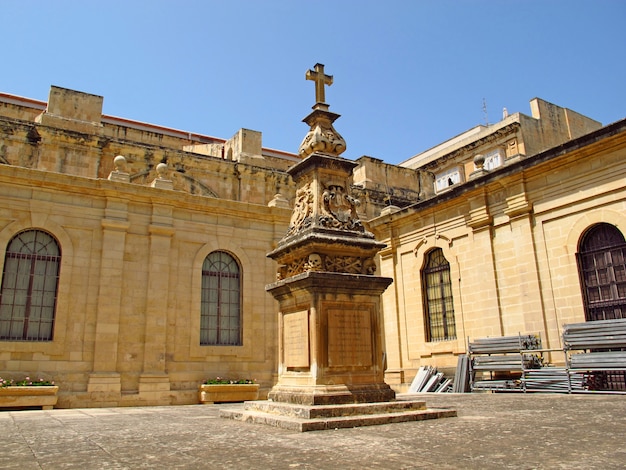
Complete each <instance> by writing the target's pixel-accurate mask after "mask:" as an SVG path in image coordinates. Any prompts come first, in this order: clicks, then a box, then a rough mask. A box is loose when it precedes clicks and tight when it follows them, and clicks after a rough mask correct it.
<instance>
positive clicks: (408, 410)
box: [220, 401, 457, 432]
mask: <svg viewBox="0 0 626 470" xmlns="http://www.w3.org/2000/svg"><path fill="white" fill-rule="evenodd" d="M456 415H457V414H456V410H450V409H443V408H442V409H428V408H426V404H425V402H424V401H391V402H380V403H353V404H347V405H317V406H308V405H296V404H292V403H276V402H273V401H248V402H245V403H244V406H243V407H241V408H239V409H222V410H220V417H221V418H229V419H235V420H238V421H243V422H246V423H255V424H265V425H269V426H274V427H278V428H282V429H288V430H291V431H299V432H306V431H323V430H327V429H339V428H354V427H359V426H373V425H379V424H391V423H404V422H408V421H422V420H426V419H437V418H450V417H455V416H456Z"/></svg>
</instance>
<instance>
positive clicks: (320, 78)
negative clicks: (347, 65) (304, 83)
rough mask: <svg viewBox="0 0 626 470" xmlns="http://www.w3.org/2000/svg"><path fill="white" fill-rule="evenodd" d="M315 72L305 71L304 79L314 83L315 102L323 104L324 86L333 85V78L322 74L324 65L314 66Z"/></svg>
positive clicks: (324, 98)
mask: <svg viewBox="0 0 626 470" xmlns="http://www.w3.org/2000/svg"><path fill="white" fill-rule="evenodd" d="M314 69H315V70H307V72H306V79H307V80H313V81H314V82H315V101H317V102H318V103H325V102H326V101H325V100H326V96H325V93H324V85H328V86H330V85H332V84H333V76H332V75H325V74H324V64H315V67H314Z"/></svg>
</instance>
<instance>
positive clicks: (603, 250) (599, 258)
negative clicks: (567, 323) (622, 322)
mask: <svg viewBox="0 0 626 470" xmlns="http://www.w3.org/2000/svg"><path fill="white" fill-rule="evenodd" d="M576 257H577V261H578V272H579V274H580V283H581V286H582V291H583V299H584V304H585V318H586V320H587V321H594V320H609V319H613V318H626V241H625V240H624V235H623V234H622V233H621V232H620V231H619V230H618V229H617V228H616V227H615V226H614V225H611V224H607V223H601V224H597V225H594V226H592V227H591V228H589V229H588V230H587V231H586V232H585V233H584V234H583V236H582V238H581V241H580V244H579V252H578V253H577V254H576Z"/></svg>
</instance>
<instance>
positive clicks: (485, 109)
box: [483, 98, 489, 126]
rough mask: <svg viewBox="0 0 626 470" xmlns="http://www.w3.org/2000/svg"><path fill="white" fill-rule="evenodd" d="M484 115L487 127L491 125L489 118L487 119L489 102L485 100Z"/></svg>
mask: <svg viewBox="0 0 626 470" xmlns="http://www.w3.org/2000/svg"><path fill="white" fill-rule="evenodd" d="M483 114H484V115H485V126H488V125H489V118H488V117H487V100H486V99H485V98H483Z"/></svg>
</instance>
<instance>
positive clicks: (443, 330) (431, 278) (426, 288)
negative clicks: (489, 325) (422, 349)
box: [422, 248, 456, 341]
mask: <svg viewBox="0 0 626 470" xmlns="http://www.w3.org/2000/svg"><path fill="white" fill-rule="evenodd" d="M422 285H423V292H424V293H425V295H424V312H425V316H426V318H425V321H426V341H443V340H449V339H455V338H456V326H455V321H454V304H453V302H452V283H451V282H450V264H449V263H448V261H447V260H446V258H445V257H444V256H443V251H442V250H441V248H435V249H434V250H431V251H429V252H428V253H427V254H426V264H425V266H424V269H423V270H422Z"/></svg>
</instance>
